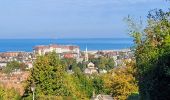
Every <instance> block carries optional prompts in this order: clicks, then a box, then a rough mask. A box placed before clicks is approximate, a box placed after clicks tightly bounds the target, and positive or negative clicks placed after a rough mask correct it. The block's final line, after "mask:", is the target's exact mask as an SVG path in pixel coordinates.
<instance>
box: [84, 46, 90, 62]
mask: <svg viewBox="0 0 170 100" xmlns="http://www.w3.org/2000/svg"><path fill="white" fill-rule="evenodd" d="M88 61H89V56H88V51H87V46H86V52H85V62H88Z"/></svg>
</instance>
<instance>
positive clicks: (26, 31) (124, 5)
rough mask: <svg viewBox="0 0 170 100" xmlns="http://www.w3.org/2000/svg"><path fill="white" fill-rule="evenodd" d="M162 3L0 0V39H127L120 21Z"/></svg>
mask: <svg viewBox="0 0 170 100" xmlns="http://www.w3.org/2000/svg"><path fill="white" fill-rule="evenodd" d="M167 7H168V4H167V3H166V2H165V0H0V38H87V37H90V38H103V37H105V38H107V37H109V38H111V37H128V35H127V31H126V30H127V28H126V24H125V22H124V21H123V18H124V17H126V16H128V15H131V16H133V17H135V18H139V17H140V16H142V19H146V15H147V13H148V11H149V10H151V9H154V8H163V9H166V8H167Z"/></svg>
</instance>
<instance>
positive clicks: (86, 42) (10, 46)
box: [0, 38, 133, 52]
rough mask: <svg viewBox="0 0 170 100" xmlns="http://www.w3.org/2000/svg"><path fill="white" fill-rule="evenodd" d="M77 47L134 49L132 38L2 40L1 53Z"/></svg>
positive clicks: (0, 41) (83, 48)
mask: <svg viewBox="0 0 170 100" xmlns="http://www.w3.org/2000/svg"><path fill="white" fill-rule="evenodd" d="M49 44H60V45H77V46H79V47H80V49H81V50H82V51H83V50H85V48H86V47H87V49H88V50H120V49H129V48H131V47H133V39H132V38H83V39H82V38H81V39H0V52H7V51H25V52H32V51H33V48H34V47H35V46H37V45H49Z"/></svg>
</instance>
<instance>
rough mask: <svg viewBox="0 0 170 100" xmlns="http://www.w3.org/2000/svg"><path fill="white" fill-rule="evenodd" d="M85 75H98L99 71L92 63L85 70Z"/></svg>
mask: <svg viewBox="0 0 170 100" xmlns="http://www.w3.org/2000/svg"><path fill="white" fill-rule="evenodd" d="M84 73H85V74H90V75H91V74H95V73H98V71H97V68H96V67H95V65H94V64H93V63H92V62H90V63H89V64H88V65H87V68H86V69H85V70H84Z"/></svg>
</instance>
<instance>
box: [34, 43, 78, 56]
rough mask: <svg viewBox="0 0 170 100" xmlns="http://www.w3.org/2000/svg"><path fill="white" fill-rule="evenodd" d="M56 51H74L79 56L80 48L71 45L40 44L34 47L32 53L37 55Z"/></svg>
mask: <svg viewBox="0 0 170 100" xmlns="http://www.w3.org/2000/svg"><path fill="white" fill-rule="evenodd" d="M53 51H54V52H56V53H59V54H61V53H76V54H77V55H78V57H79V54H80V48H79V47H78V46H73V45H56V44H53V45H40V46H36V47H34V53H35V54H38V55H44V54H46V53H48V52H53Z"/></svg>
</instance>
